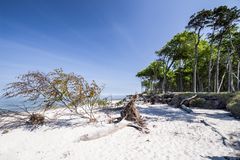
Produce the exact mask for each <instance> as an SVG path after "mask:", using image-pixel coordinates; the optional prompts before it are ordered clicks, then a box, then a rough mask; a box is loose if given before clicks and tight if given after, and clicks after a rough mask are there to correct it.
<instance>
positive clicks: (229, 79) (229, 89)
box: [227, 48, 231, 92]
mask: <svg viewBox="0 0 240 160" xmlns="http://www.w3.org/2000/svg"><path fill="white" fill-rule="evenodd" d="M230 61H231V60H230V51H229V48H228V58H227V62H228V63H227V64H228V65H227V71H228V92H231V67H230V66H231V62H230Z"/></svg>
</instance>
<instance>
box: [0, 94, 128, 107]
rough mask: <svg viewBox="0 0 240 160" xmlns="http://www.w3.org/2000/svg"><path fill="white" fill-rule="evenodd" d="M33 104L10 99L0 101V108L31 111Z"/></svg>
mask: <svg viewBox="0 0 240 160" xmlns="http://www.w3.org/2000/svg"><path fill="white" fill-rule="evenodd" d="M101 98H107V100H121V99H123V98H125V95H112V96H111V95H109V96H101ZM34 106H36V105H35V104H33V103H32V102H24V99H21V98H11V99H3V98H1V99H0V108H2V109H8V110H14V111H16V110H21V109H20V108H19V107H22V108H24V107H26V108H28V109H29V110H31V109H32V108H33V107H34Z"/></svg>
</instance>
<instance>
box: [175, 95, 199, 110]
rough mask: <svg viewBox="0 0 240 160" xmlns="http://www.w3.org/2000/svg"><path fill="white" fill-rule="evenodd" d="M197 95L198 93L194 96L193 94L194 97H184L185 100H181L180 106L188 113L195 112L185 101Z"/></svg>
mask: <svg viewBox="0 0 240 160" xmlns="http://www.w3.org/2000/svg"><path fill="white" fill-rule="evenodd" d="M196 97H197V95H194V96H192V97H189V98H185V99H183V100H182V101H181V103H180V107H179V108H180V109H182V110H183V111H185V112H187V113H193V111H192V110H191V109H190V108H189V107H187V106H185V105H184V103H185V102H186V101H187V102H189V101H190V100H192V99H194V98H196Z"/></svg>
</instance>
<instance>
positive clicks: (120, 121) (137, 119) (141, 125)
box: [77, 96, 149, 142]
mask: <svg viewBox="0 0 240 160" xmlns="http://www.w3.org/2000/svg"><path fill="white" fill-rule="evenodd" d="M136 99H137V96H133V97H132V99H131V101H130V102H129V103H128V104H127V105H126V106H125V107H124V109H123V110H122V111H121V117H117V118H111V119H110V120H109V123H115V125H114V126H113V127H111V128H109V129H107V130H105V131H100V132H96V133H92V134H84V135H82V136H80V138H79V139H78V140H77V142H79V141H90V140H95V139H98V138H101V137H105V136H108V135H110V134H113V133H115V132H117V131H118V130H120V129H123V128H124V127H133V128H135V129H137V130H138V131H141V132H142V133H149V129H148V128H147V127H146V124H145V122H144V120H143V118H142V117H141V116H140V113H139V112H138V110H137V108H136V106H135V101H136ZM129 121H131V122H129Z"/></svg>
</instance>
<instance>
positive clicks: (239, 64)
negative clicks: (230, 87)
mask: <svg viewBox="0 0 240 160" xmlns="http://www.w3.org/2000/svg"><path fill="white" fill-rule="evenodd" d="M239 70H240V61H239V60H238V66H237V78H238V79H237V90H238V91H239V83H240V81H239V78H240V77H239V76H240V75H239V72H240V71H239Z"/></svg>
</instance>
